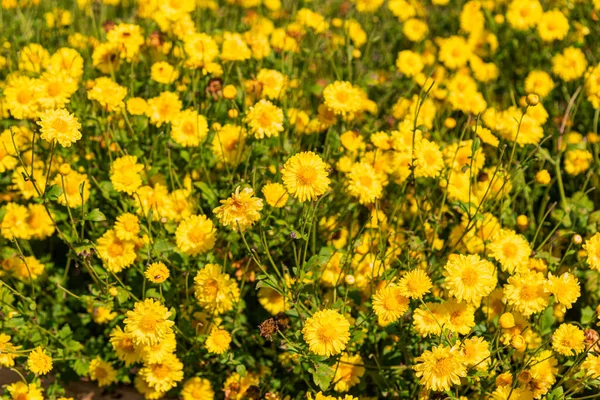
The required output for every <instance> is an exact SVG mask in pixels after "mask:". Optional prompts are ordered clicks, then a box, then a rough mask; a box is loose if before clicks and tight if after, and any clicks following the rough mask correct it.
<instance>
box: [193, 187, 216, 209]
mask: <svg viewBox="0 0 600 400" xmlns="http://www.w3.org/2000/svg"><path fill="white" fill-rule="evenodd" d="M194 186H196V187H197V188H198V189H200V192H202V196H203V197H204V198H205V199H206V201H207V202H208V203H209V204H210V205H211V206H212V205H216V204H217V203H218V201H219V199H218V197H217V195H216V193H215V192H214V190H213V189H212V188H211V187H210V186H208V185H207V184H206V183H204V182H197V183H194Z"/></svg>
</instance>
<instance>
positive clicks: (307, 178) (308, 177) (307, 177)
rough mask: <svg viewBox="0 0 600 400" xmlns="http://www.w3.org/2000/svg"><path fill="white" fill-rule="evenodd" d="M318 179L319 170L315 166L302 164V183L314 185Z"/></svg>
mask: <svg viewBox="0 0 600 400" xmlns="http://www.w3.org/2000/svg"><path fill="white" fill-rule="evenodd" d="M316 180H317V170H316V168H314V167H305V166H302V167H300V169H299V170H298V182H299V183H300V184H301V185H312V184H313V183H314V182H315V181H316Z"/></svg>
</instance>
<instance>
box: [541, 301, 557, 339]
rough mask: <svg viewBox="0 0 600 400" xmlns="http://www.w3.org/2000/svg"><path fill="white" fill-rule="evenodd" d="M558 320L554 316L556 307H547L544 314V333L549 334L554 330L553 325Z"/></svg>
mask: <svg viewBox="0 0 600 400" xmlns="http://www.w3.org/2000/svg"><path fill="white" fill-rule="evenodd" d="M555 321H556V318H555V317H554V309H553V308H552V307H548V308H546V310H545V311H544V314H543V315H542V324H541V325H542V326H541V328H542V335H547V334H549V333H550V332H552V325H553V324H554V322H555Z"/></svg>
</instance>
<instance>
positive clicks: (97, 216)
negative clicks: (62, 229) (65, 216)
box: [85, 208, 106, 222]
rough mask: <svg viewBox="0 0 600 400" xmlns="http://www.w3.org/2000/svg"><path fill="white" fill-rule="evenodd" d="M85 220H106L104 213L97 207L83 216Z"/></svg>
mask: <svg viewBox="0 0 600 400" xmlns="http://www.w3.org/2000/svg"><path fill="white" fill-rule="evenodd" d="M85 220H86V221H93V222H101V221H106V216H105V215H104V213H102V211H100V210H99V209H97V208H94V209H93V210H92V211H90V212H89V213H88V214H87V215H86V216H85Z"/></svg>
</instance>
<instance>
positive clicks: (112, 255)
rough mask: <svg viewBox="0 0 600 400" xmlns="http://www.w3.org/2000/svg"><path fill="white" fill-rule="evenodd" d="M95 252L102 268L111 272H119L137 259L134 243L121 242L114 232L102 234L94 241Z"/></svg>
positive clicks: (108, 231)
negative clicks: (100, 260) (101, 263)
mask: <svg viewBox="0 0 600 400" xmlns="http://www.w3.org/2000/svg"><path fill="white" fill-rule="evenodd" d="M96 243H97V245H96V251H97V252H98V256H100V258H101V259H102V261H103V262H104V266H105V267H106V269H108V270H109V271H111V272H114V273H117V272H121V271H122V270H123V269H125V268H127V267H129V266H131V265H132V264H133V262H134V261H135V258H136V257H137V253H136V250H135V243H134V242H132V241H128V240H121V239H119V238H118V237H117V235H116V233H115V231H114V230H112V229H109V230H107V231H106V232H104V235H102V236H101V237H100V238H98V240H97V241H96Z"/></svg>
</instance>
